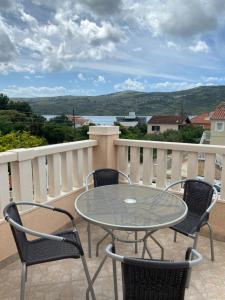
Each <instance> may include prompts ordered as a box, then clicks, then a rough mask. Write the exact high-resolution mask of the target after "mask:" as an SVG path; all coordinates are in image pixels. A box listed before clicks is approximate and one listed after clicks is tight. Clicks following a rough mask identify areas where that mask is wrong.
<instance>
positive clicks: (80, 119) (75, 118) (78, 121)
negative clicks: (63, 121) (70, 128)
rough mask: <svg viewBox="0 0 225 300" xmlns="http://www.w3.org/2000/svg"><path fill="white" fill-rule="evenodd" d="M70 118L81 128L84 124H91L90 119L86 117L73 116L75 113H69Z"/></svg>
mask: <svg viewBox="0 0 225 300" xmlns="http://www.w3.org/2000/svg"><path fill="white" fill-rule="evenodd" d="M67 118H68V120H69V121H71V122H72V123H73V124H74V125H75V127H76V128H79V127H81V126H83V125H89V124H90V120H88V119H85V118H83V117H81V116H73V115H68V116H67Z"/></svg>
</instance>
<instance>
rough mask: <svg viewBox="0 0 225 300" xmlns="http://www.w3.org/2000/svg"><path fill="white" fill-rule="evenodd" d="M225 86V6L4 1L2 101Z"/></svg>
mask: <svg viewBox="0 0 225 300" xmlns="http://www.w3.org/2000/svg"><path fill="white" fill-rule="evenodd" d="M202 85H209V86H210V85H225V1H224V0H188V1H187V0H151V1H149V0H142V1H141V0H140V1H134V0H112V1H111V0H76V1H75V0H0V93H4V94H7V95H8V96H9V97H41V96H57V95H102V94H108V93H114V92H120V91H127V90H135V91H142V92H168V91H178V90H184V89H188V88H193V87H198V86H202Z"/></svg>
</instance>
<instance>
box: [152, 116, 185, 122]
mask: <svg viewBox="0 0 225 300" xmlns="http://www.w3.org/2000/svg"><path fill="white" fill-rule="evenodd" d="M185 120H186V117H185V118H182V117H181V116H178V115H177V116H176V115H175V116H161V115H158V116H152V117H151V119H150V120H149V121H148V124H182V123H183V122H184V121H185Z"/></svg>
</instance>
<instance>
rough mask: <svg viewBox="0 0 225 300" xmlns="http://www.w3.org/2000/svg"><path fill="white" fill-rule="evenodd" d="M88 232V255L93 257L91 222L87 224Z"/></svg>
mask: <svg viewBox="0 0 225 300" xmlns="http://www.w3.org/2000/svg"><path fill="white" fill-rule="evenodd" d="M87 232H88V257H89V258H91V224H90V223H88V225H87Z"/></svg>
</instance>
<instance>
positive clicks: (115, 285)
mask: <svg viewBox="0 0 225 300" xmlns="http://www.w3.org/2000/svg"><path fill="white" fill-rule="evenodd" d="M112 252H113V253H116V248H115V244H113V248H112ZM112 267H113V285H114V294H115V300H118V286H117V269H116V260H114V259H113V260H112Z"/></svg>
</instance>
